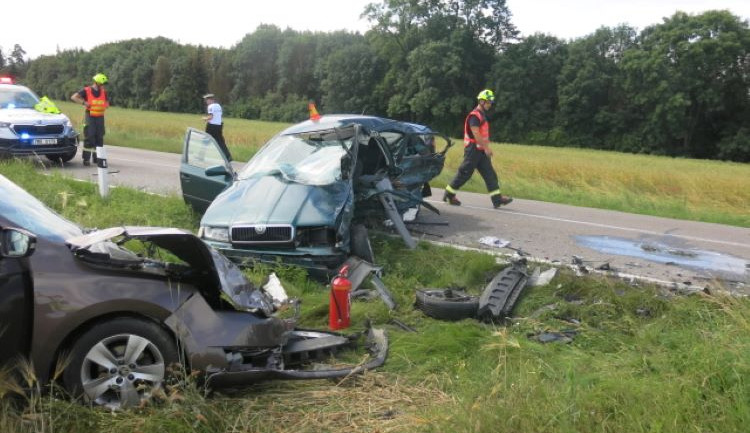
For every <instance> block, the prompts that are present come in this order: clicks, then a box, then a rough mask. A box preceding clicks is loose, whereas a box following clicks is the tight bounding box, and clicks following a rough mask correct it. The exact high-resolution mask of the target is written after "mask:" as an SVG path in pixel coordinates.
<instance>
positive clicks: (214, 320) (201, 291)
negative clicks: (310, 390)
mask: <svg viewBox="0 0 750 433" xmlns="http://www.w3.org/2000/svg"><path fill="white" fill-rule="evenodd" d="M0 196H1V197H3V200H2V201H0V230H2V229H8V228H20V229H24V230H25V231H28V232H30V233H33V234H34V235H35V241H36V245H35V251H34V253H33V254H32V255H31V256H30V257H23V258H8V257H3V258H0V313H1V314H0V329H4V330H5V332H2V333H0V344H1V345H2V346H0V347H3V356H2V358H0V361H5V362H8V361H11V360H12V358H14V357H17V356H21V357H27V358H28V359H29V360H30V361H31V363H32V364H33V367H34V370H35V373H36V375H37V377H38V378H39V380H40V381H41V382H42V383H46V382H47V381H48V380H49V379H50V377H51V374H52V372H53V370H54V369H55V365H56V363H58V362H61V361H64V360H65V355H66V354H72V355H73V356H72V358H73V362H72V364H73V365H72V366H69V367H68V370H70V369H73V370H75V369H81V371H83V370H85V368H84V367H82V366H80V365H77V364H76V363H75V360H76V357H77V356H78V357H83V358H85V359H84V362H88V363H89V364H92V360H93V364H94V365H93V367H96V365H95V364H96V362H97V361H96V360H95V359H94V358H95V357H94V356H89V354H90V353H92V352H88V354H87V353H83V354H81V353H78V354H76V351H77V350H78V351H79V352H80V348H79V345H80V341H81V340H82V339H83V340H85V339H86V338H85V337H86V336H87V335H89V334H90V333H91V332H93V331H96V330H97V328H100V327H104V326H105V325H107V324H109V326H112V324H117V323H126V324H127V323H137V324H140V325H143V326H145V327H147V328H149V329H152V330H153V331H154V332H155V333H156V334H162V335H165V336H168V339H169V340H171V341H172V343H174V344H175V346H176V348H178V350H179V352H180V353H179V355H180V358H182V359H183V362H184V363H185V364H187V366H188V367H189V368H191V369H195V370H199V371H203V372H204V373H206V378H207V380H208V382H209V383H211V384H223V385H234V386H237V385H242V384H246V383H250V382H253V381H257V380H261V379H270V378H288V379H305V378H319V377H338V376H343V375H346V374H350V373H352V372H354V371H360V370H361V369H362V367H359V368H355V369H352V368H343V369H329V370H327V371H326V370H324V371H322V372H321V371H306V370H303V369H296V368H297V367H298V366H299V364H295V365H294V366H291V368H290V365H291V364H290V362H289V361H290V357H291V356H292V355H295V356H299V355H300V353H301V349H300V348H299V347H297V349H290V347H291V346H292V344H291V343H295V342H298V341H299V340H310V341H312V340H316V339H317V338H319V337H325V338H328V339H329V340H330V339H331V338H334V339H336V338H338V340H337V341H338V345H343V343H344V342H345V340H346V342H349V341H348V340H347V338H345V337H342V336H332V335H330V334H326V333H316V334H305V333H300V332H299V331H297V330H295V324H296V323H295V319H282V318H279V317H276V316H275V315H274V312H275V307H274V299H273V298H272V297H271V296H270V295H269V294H268V293H266V292H265V291H263V290H261V289H259V288H256V287H255V286H253V285H252V284H250V283H249V282H248V281H247V280H246V279H245V278H244V276H243V275H242V273H241V272H240V270H239V268H237V267H236V266H235V265H234V264H232V263H231V262H230V261H229V260H227V259H226V258H225V257H224V256H222V255H221V254H219V253H218V252H217V251H215V250H214V249H213V248H211V247H210V246H208V245H207V244H205V243H204V242H203V241H201V240H200V239H199V238H197V237H196V236H194V235H193V234H191V233H189V232H186V231H184V230H179V229H172V228H149V227H115V228H111V229H106V230H101V231H95V232H91V233H84V232H83V231H82V230H81V228H80V227H78V226H77V225H75V224H73V223H72V222H70V221H68V220H66V219H64V218H62V217H61V216H59V215H58V214H56V213H54V212H53V211H51V210H50V209H48V208H46V207H45V206H44V205H43V204H42V203H41V202H39V201H38V200H36V199H35V198H34V197H32V196H31V195H29V194H28V193H26V192H25V191H24V190H23V189H21V188H19V187H18V186H17V185H15V184H13V183H12V182H10V181H9V180H8V179H6V178H4V177H3V176H1V175H0ZM115 241H117V242H115ZM127 242H137V243H138V244H139V245H140V244H141V243H143V244H144V245H148V246H149V247H150V248H154V249H159V251H163V252H165V254H167V255H171V256H172V257H171V260H169V261H166V260H157V259H153V258H147V257H144V256H143V255H142V254H135V253H133V252H132V251H131V250H129V249H126V248H124V247H123V246H122V244H123V243H127ZM371 332H375V333H376V334H377V335H376V334H372V335H371V336H373V337H374V338H375V339H376V340H377V342H376V346H377V348H376V349H375V351H376V352H377V353H376V358H377V359H376V360H375V361H373V362H372V363H370V364H368V365H366V366H364V368H368V367H375V366H377V365H380V364H382V362H383V361H384V360H385V355H386V350H387V342H386V340H385V335H384V334H382V332H380V331H377V330H372V331H371ZM122 333H124V334H129V331H128V332H126V331H124V330H123V331H122ZM112 334H113V335H112V337H116V336H118V334H120V331H119V330H118V329H116V328H115V329H114V330H113V332H112ZM138 338H139V339H140V340H143V339H144V338H142V337H138ZM140 340H139V341H140ZM102 341H109V340H107V339H106V338H102ZM172 343H169V344H170V345H171V344H172ZM128 344H129V343H128ZM313 345H314V344H313ZM297 346H299V344H297ZM154 348H155V349H159V347H158V343H154ZM317 348H318V349H325V346H320V347H317ZM85 350H87V349H85V348H84V352H85ZM91 350H93V349H91ZM290 351H294V352H295V353H293V354H292V353H291V352H290ZM71 352H72V353H71ZM156 352H157V355H158V354H159V351H158V350H157V351H156ZM162 352H163V350H162ZM106 354H107V356H110V357H111V356H112V353H109V352H106ZM87 357H88V358H87ZM183 357H184V358H183ZM104 364H108V363H104ZM154 364H155V361H153V360H152V362H151V363H150V364H149V365H148V366H147V367H148V369H150V370H148V369H147V368H146V367H144V368H143V372H146V371H147V370H148V371H149V372H150V371H151V370H153V368H154ZM126 367H127V366H125V367H123V368H124V370H122V371H121V372H119V373H115V372H114V370H116V369H115V368H112V370H113V374H116V375H118V376H116V377H115V376H113V377H112V380H113V381H114V380H115V379H117V380H120V379H122V377H120V376H123V377H127V376H128V375H130V376H132V375H134V374H136V375H137V374H138V373H139V371H138V368H137V366H134V367H133V368H132V369H131V370H132V371H131V370H128V369H127V368H126ZM118 368H119V367H118ZM159 368H162V373H163V366H160V367H159ZM126 370H127V371H126ZM77 374H78V373H77V371H74V372H73V374H72V375H70V376H68V377H70V378H72V380H69V382H70V381H72V382H75V381H76V380H77V379H76V377H77ZM81 374H82V375H83V374H84V373H81ZM86 374H88V373H86ZM144 374H145V373H144ZM149 374H150V373H149ZM94 379H97V380H98V378H97V377H95V378H94ZM92 380H93V379H92ZM102 380H103V379H102ZM84 382H85V381H84ZM112 383H113V386H114V382H112ZM66 385H71V386H72V387H73V388H74V389H75V386H76V385H81V384H75V383H73V384H70V383H68V384H66ZM82 386H83V388H84V390H86V391H87V389H86V383H83V385H82ZM92 389H93V385H92ZM92 392H94V391H93V390H92ZM90 400H95V403H99V404H107V403H106V402H110V401H111V400H102V401H101V402H100V401H98V400H97V399H95V398H91V399H90ZM115 400H116V399H115ZM124 403H131V404H134V403H135V402H134V401H130V402H124ZM119 404H120V403H119V402H117V401H115V403H112V404H111V405H112V406H118V405H119ZM108 405H110V404H108Z"/></svg>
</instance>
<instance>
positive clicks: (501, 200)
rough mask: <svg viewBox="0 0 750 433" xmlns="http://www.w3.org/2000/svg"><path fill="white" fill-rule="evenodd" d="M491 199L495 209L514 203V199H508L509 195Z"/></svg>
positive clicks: (496, 195) (494, 196) (499, 195)
mask: <svg viewBox="0 0 750 433" xmlns="http://www.w3.org/2000/svg"><path fill="white" fill-rule="evenodd" d="M490 199H492V206H493V207H494V208H495V209H497V208H499V207H500V206H503V205H506V204H508V203H510V202H512V201H513V197H508V196H507V195H502V194H495V195H492V196H490Z"/></svg>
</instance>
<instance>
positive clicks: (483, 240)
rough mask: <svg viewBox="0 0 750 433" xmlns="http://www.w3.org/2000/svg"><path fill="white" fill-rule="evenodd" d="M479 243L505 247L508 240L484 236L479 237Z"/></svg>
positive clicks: (508, 243)
mask: <svg viewBox="0 0 750 433" xmlns="http://www.w3.org/2000/svg"><path fill="white" fill-rule="evenodd" d="M479 243H480V244H482V245H487V246H488V247H494V248H505V247H507V246H508V245H510V241H507V240H505V239H500V238H497V237H495V236H484V237H482V238H479Z"/></svg>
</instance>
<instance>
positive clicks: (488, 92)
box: [477, 89, 495, 102]
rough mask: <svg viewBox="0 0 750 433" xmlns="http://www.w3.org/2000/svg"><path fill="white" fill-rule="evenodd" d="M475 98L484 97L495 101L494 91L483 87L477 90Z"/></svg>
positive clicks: (486, 99)
mask: <svg viewBox="0 0 750 433" xmlns="http://www.w3.org/2000/svg"><path fill="white" fill-rule="evenodd" d="M477 99H484V100H485V101H490V102H495V93H494V92H493V91H492V90H490V89H484V90H482V91H481V92H479V95H477Z"/></svg>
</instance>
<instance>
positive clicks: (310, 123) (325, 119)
mask: <svg viewBox="0 0 750 433" xmlns="http://www.w3.org/2000/svg"><path fill="white" fill-rule="evenodd" d="M352 123H356V124H359V125H362V126H364V127H366V128H367V129H369V130H371V131H377V132H382V131H399V132H403V133H415V134H429V133H432V132H433V131H432V130H431V129H430V128H429V127H427V126H424V125H419V124H417V123H409V122H401V121H398V120H393V119H387V118H384V117H377V116H365V115H361V114H327V115H325V116H321V118H320V119H319V120H306V121H304V122H302V123H298V124H296V125H292V126H290V127H289V128H287V129H285V130H283V131H282V132H281V135H291V134H299V133H302V132H314V131H324V130H327V129H333V128H340V127H342V126H344V125H349V124H352Z"/></svg>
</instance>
